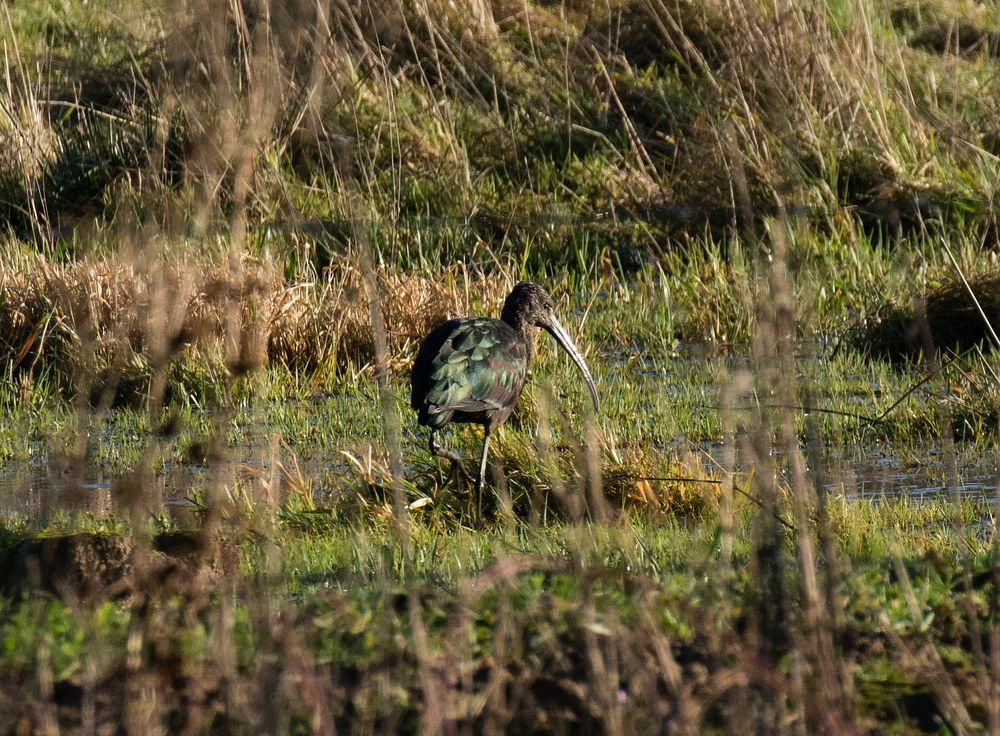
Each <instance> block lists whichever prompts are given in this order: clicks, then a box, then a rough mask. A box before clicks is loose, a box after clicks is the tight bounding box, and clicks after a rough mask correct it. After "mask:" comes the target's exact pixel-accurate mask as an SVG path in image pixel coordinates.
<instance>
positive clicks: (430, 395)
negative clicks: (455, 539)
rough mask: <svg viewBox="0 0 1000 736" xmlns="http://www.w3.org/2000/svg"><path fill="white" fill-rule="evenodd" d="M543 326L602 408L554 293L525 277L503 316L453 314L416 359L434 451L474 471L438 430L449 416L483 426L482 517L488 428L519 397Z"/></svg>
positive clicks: (417, 391) (420, 409) (416, 402)
mask: <svg viewBox="0 0 1000 736" xmlns="http://www.w3.org/2000/svg"><path fill="white" fill-rule="evenodd" d="M539 329H543V330H545V331H546V332H548V333H549V334H550V335H552V337H554V338H555V339H556V342H558V343H559V345H560V346H562V348H563V350H565V351H566V352H567V353H569V356H570V357H571V358H572V359H573V362H574V363H576V365H577V367H578V368H579V369H580V372H581V373H583V378H584V380H586V381H587V386H588V387H589V388H590V395H591V397H592V398H593V400H594V411H597V410H598V408H599V402H598V399H597V389H596V388H594V379H593V378H592V377H591V375H590V371H589V370H588V369H587V364H586V363H585V362H584V360H583V356H581V355H580V351H579V350H577V349H576V345H574V344H573V341H572V340H571V339H570V336H569V334H568V333H567V332H566V330H565V329H564V328H563V326H562V325H561V324H559V320H558V319H556V316H555V314H554V312H553V309H552V297H550V296H549V295H548V293H546V291H545V289H543V288H542V287H541V286H539V285H538V284H532V283H528V282H523V281H522V282H521V283H519V284H518V285H517V286H515V287H514V289H513V291H511V292H510V294H509V295H508V297H507V300H506V301H505V302H504V305H503V312H501V314H500V319H489V318H486V317H463V318H461V319H452V320H448V321H447V322H445V323H444V324H442V325H440V326H439V327H437V328H436V329H434V331H432V332H431V333H430V334H429V335H428V336H427V337H426V338H424V341H423V343H422V344H421V346H420V350H419V352H418V353H417V358H416V360H415V361H414V362H413V372H412V374H411V375H410V389H411V391H410V405H411V406H412V407H413V408H414V410H415V411H416V412H417V421H418V422H419V423H420V424H422V425H424V426H425V427H430V430H431V436H430V440H429V447H430V451H431V454H432V455H438V456H440V457H444V458H447V459H448V460H451V462H452V464H453V466H454V467H455V468H457V469H458V470H459V471H460V472H461V473H462V474H463V475H464V476H465V477H466V478H469V474H468V473H467V472H465V470H464V469H463V468H462V464H461V460H460V458H459V457H458V455H457V454H456V453H454V452H448V451H446V450H444V449H442V448H441V447H439V446H438V445H437V443H436V442H435V441H434V433H435V432H436V431H438V430H439V429H442V428H443V427H444V426H445V425H447V424H449V423H450V422H462V423H468V424H481V425H483V430H484V436H483V450H482V454H481V456H480V458H479V476H478V477H477V478H476V516H477V519H478V518H479V517H480V515H481V513H482V493H483V484H484V483H485V480H486V455H487V453H488V452H489V448H490V434H492V432H493V430H495V429H496V428H497V427H499V426H500V425H501V424H503V423H504V422H505V421H506V420H507V417H508V416H510V413H511V411H513V409H514V404H516V403H517V400H518V398H519V397H520V396H521V389H523V388H524V382H525V379H526V378H527V375H528V371H529V369H530V368H531V359H532V357H533V356H534V352H535V342H536V340H537V338H538V330H539Z"/></svg>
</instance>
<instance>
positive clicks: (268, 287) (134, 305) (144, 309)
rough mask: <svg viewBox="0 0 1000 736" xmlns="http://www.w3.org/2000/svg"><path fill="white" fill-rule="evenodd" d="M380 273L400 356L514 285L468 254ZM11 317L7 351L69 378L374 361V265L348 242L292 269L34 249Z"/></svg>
mask: <svg viewBox="0 0 1000 736" xmlns="http://www.w3.org/2000/svg"><path fill="white" fill-rule="evenodd" d="M377 275H378V282H379V290H380V298H381V300H382V308H383V310H384V314H385V319H386V323H387V325H388V327H389V338H390V350H391V357H392V362H393V367H394V368H402V367H403V366H405V365H407V364H408V363H409V360H410V358H411V355H412V353H413V351H414V350H415V345H416V341H417V340H419V338H420V337H422V336H423V335H425V334H426V333H427V332H428V331H429V330H430V329H431V328H432V327H433V326H434V325H436V324H438V323H440V322H441V321H443V320H445V319H447V318H449V317H451V316H456V315H458V314H461V313H466V312H468V310H470V309H472V308H473V305H474V304H475V303H476V302H480V300H481V303H485V304H495V305H497V307H498V306H499V304H500V303H501V301H502V299H503V296H504V294H506V291H507V290H508V289H509V287H510V283H509V282H510V279H509V278H503V277H502V278H489V279H487V278H486V276H485V275H484V274H483V273H481V272H471V271H469V270H467V269H465V268H464V267H461V266H455V267H452V268H449V269H447V270H446V271H445V272H444V273H442V274H440V275H439V276H437V277H430V276H427V275H417V274H405V275H404V274H400V273H398V272H396V271H393V270H391V269H389V268H380V269H379V270H378V274H377ZM473 297H474V298H473ZM0 324H2V325H4V329H3V331H2V332H0V361H2V362H3V363H5V364H8V365H9V366H10V371H11V373H12V374H13V373H17V372H20V371H33V372H39V371H42V370H45V371H48V372H49V374H50V375H54V376H55V377H57V378H58V379H59V381H58V382H59V383H60V385H61V386H62V387H63V388H64V389H68V390H69V391H70V392H74V391H75V392H79V391H84V392H89V391H91V390H92V389H96V388H98V387H103V386H107V385H111V386H114V387H117V389H118V390H121V389H124V388H128V389H130V393H132V394H139V395H140V396H141V395H143V394H144V393H145V392H146V390H147V388H148V384H149V381H150V380H151V379H152V377H153V376H155V375H162V374H164V372H168V371H169V369H170V367H171V365H173V364H175V363H176V362H178V361H180V362H186V363H187V364H189V365H197V366H201V367H202V368H205V367H207V366H211V365H216V366H225V368H227V369H228V370H229V371H231V372H232V373H233V374H235V375H240V374H242V373H245V372H247V371H248V370H252V369H254V368H257V367H260V366H262V365H265V364H267V363H280V364H283V365H285V366H287V367H288V368H289V369H292V370H296V371H307V372H314V371H323V370H333V371H340V370H346V369H353V370H364V369H366V368H367V367H368V365H369V364H370V363H371V361H372V360H373V357H374V347H373V342H372V333H371V328H370V325H369V314H368V302H367V297H366V295H365V290H364V284H363V279H362V271H361V268H360V266H359V265H358V263H357V260H356V259H355V258H354V257H353V256H350V255H348V256H342V257H338V258H337V259H335V260H334V261H333V262H332V263H331V264H330V265H329V266H328V267H327V268H326V269H325V270H324V272H323V274H322V275H321V276H319V277H317V278H315V279H313V280H306V281H296V282H294V283H288V282H286V281H285V279H284V278H283V277H282V275H281V270H280V269H279V268H278V267H277V266H276V265H275V264H273V263H267V262H264V261H262V260H261V259H256V258H251V257H248V256H244V257H242V258H237V259H236V260H235V261H233V260H232V259H231V260H230V262H229V263H197V262H195V263H192V262H189V261H171V260H165V259H160V258H157V259H152V260H150V259H146V258H132V259H130V258H122V257H120V256H119V257H114V258H111V259H108V258H89V259H86V260H82V261H78V262H71V263H57V262H54V261H51V260H48V259H46V258H44V257H40V256H39V257H32V258H31V259H29V260H26V261H22V262H21V263H18V264H14V265H11V264H4V265H0ZM112 392H113V390H112ZM125 398H126V399H127V398H128V397H125Z"/></svg>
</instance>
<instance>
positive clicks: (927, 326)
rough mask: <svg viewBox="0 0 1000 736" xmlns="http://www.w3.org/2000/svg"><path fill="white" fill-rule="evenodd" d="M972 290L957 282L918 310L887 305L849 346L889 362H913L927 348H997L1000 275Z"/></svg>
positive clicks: (984, 278)
mask: <svg viewBox="0 0 1000 736" xmlns="http://www.w3.org/2000/svg"><path fill="white" fill-rule="evenodd" d="M969 288H971V290H972V294H974V295H975V298H974V299H973V296H972V294H970V293H969ZM969 288H966V286H965V284H963V283H962V281H960V280H955V281H951V282H948V283H945V284H942V285H940V286H938V287H935V288H933V289H931V290H929V291H928V292H927V293H926V294H925V295H924V296H923V297H922V298H921V299H918V300H916V302H915V303H914V304H909V305H898V304H887V305H886V306H885V309H884V310H883V312H882V314H881V315H880V316H879V318H878V319H876V320H873V321H871V322H870V323H868V324H864V325H860V326H858V327H857V328H855V330H854V334H853V335H852V336H851V341H852V342H853V343H854V344H855V345H857V346H858V347H860V348H861V349H863V350H865V351H866V352H868V353H869V354H871V355H874V356H877V357H883V358H888V359H891V360H908V359H913V358H916V357H917V356H919V355H920V354H922V353H924V352H926V350H927V349H928V348H931V349H940V350H950V351H955V352H963V351H966V350H969V349H971V348H974V347H976V346H983V347H987V346H989V345H991V344H994V343H993V337H992V334H991V330H990V326H991V325H992V327H993V330H997V329H998V328H1000V274H998V273H990V274H982V275H979V276H975V277H973V278H970V279H969ZM977 303H978V305H977ZM980 309H982V312H980ZM984 316H985V319H984ZM987 321H988V323H987Z"/></svg>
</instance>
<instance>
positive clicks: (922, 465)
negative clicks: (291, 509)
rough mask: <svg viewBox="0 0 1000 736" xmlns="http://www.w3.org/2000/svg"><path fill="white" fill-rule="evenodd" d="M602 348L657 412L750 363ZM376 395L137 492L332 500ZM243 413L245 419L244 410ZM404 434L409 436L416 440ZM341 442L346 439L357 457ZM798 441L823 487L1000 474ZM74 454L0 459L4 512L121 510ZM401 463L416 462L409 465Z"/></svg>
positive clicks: (887, 444) (123, 502)
mask: <svg viewBox="0 0 1000 736" xmlns="http://www.w3.org/2000/svg"><path fill="white" fill-rule="evenodd" d="M796 353H797V354H796V362H797V367H798V371H799V373H800V376H802V375H813V376H815V375H817V374H819V375H822V372H823V370H824V369H825V367H824V361H826V360H827V357H826V356H827V355H828V354H829V353H830V350H829V347H828V346H826V345H824V344H822V343H819V342H817V341H809V342H804V343H800V344H799V345H798V346H797V349H796ZM600 360H603V361H605V362H606V363H607V364H618V365H624V364H625V362H626V361H627V365H628V366H629V368H628V369H627V374H631V375H634V376H635V379H636V380H637V381H644V382H646V385H647V386H652V387H654V388H653V390H655V391H656V392H657V396H655V397H653V398H652V399H651V400H650V401H649V402H648V403H646V404H645V408H644V409H641V410H643V411H648V412H650V413H652V414H654V415H656V413H658V412H669V411H671V408H672V407H674V408H675V407H677V406H679V405H681V404H683V403H685V402H686V404H687V409H688V410H689V411H693V412H702V413H706V414H708V413H711V412H714V411H717V409H716V408H715V407H717V406H718V404H719V401H720V395H721V389H720V386H719V377H720V376H724V375H727V374H733V373H735V372H737V371H741V370H745V369H748V368H749V367H750V361H749V360H748V358H747V357H746V355H745V354H740V353H738V352H734V351H727V350H719V349H718V348H715V347H713V346H706V345H699V344H682V345H679V346H677V348H676V350H675V352H673V353H672V354H671V355H668V356H643V355H641V354H636V353H630V354H629V355H627V356H615V355H603V356H602V357H601V358H600ZM858 382H859V385H861V386H862V387H863V388H864V389H865V390H860V391H859V392H858V395H857V397H856V401H855V397H853V396H852V395H851V394H846V395H844V394H841V396H840V397H839V401H840V403H839V406H841V407H844V406H846V407H848V408H849V409H850V410H851V411H857V412H858V414H862V415H863V414H865V413H872V412H873V411H874V409H873V407H872V406H871V404H872V396H873V395H874V396H875V397H876V399H877V400H878V401H881V402H884V403H886V404H888V403H890V402H891V401H892V400H893V397H892V396H885V397H881V396H879V395H878V393H877V391H875V392H874V393H873V387H872V386H870V385H866V384H865V378H864V376H858ZM606 390H607V389H606ZM373 400H374V397H370V396H367V395H365V394H364V392H353V393H351V392H347V393H345V395H343V396H340V397H338V396H331V395H323V396H318V397H316V398H315V399H314V400H304V401H302V402H300V405H298V407H297V408H298V409H299V410H300V411H301V412H302V413H303V414H305V415H306V416H307V422H306V423H307V424H311V423H312V421H313V417H316V418H317V424H319V422H318V418H319V417H321V416H330V415H332V414H334V413H335V412H334V411H333V409H332V406H333V405H334V404H339V402H355V403H354V404H351V403H348V404H347V405H346V408H347V412H346V414H345V416H346V419H345V420H342V423H341V424H340V425H338V426H337V427H336V428H333V429H331V428H330V427H327V428H326V429H325V430H321V431H318V432H317V434H321V435H322V434H323V432H324V431H325V432H326V434H325V435H324V436H323V438H322V441H321V442H319V443H318V444H315V445H309V444H308V442H306V441H305V440H302V441H300V444H298V445H295V444H294V441H293V439H292V438H291V437H289V436H288V435H287V434H285V439H286V441H288V442H289V443H290V444H292V445H293V446H292V447H287V446H284V445H283V444H282V445H281V446H278V444H277V443H276V442H272V444H271V446H270V447H268V446H267V445H268V442H271V441H272V440H273V438H274V437H276V436H281V435H282V434H283V432H282V429H281V426H279V425H280V423H278V424H271V423H267V422H269V421H271V420H269V419H267V418H265V419H263V420H262V423H261V424H260V425H255V426H254V428H253V430H252V431H251V434H252V435H254V436H256V437H257V438H258V441H257V442H256V444H254V445H247V446H236V447H231V448H230V453H229V457H227V458H226V460H225V462H224V463H221V465H222V466H223V467H218V464H217V466H215V467H213V469H212V470H211V471H209V469H207V468H206V467H205V466H204V465H201V464H199V463H185V462H179V461H177V460H176V458H175V459H173V460H170V461H167V462H165V463H162V464H161V465H160V466H158V468H157V470H156V471H155V472H154V473H153V474H152V477H149V478H147V479H145V480H143V481H142V489H141V492H140V494H139V495H141V502H142V504H143V506H144V507H145V508H147V509H149V510H150V511H151V512H153V513H163V514H169V515H174V516H181V517H183V516H184V515H189V514H190V513H191V512H192V510H193V509H194V508H196V505H195V503H193V501H192V499H194V500H198V499H199V494H201V496H200V497H201V498H204V493H206V492H207V490H208V489H209V488H210V487H212V486H213V485H214V486H215V487H219V486H221V487H223V488H224V489H226V492H234V493H237V494H243V495H244V496H247V497H249V499H250V500H254V501H256V500H260V499H261V498H268V497H270V498H277V500H279V501H280V500H283V499H284V498H287V496H288V494H289V493H290V492H292V491H293V490H295V491H296V492H301V490H302V489H311V493H312V496H313V499H314V501H315V502H316V503H317V504H318V505H326V504H329V503H330V502H331V501H332V500H333V498H334V496H335V495H336V494H338V493H340V492H341V490H340V489H342V488H344V486H345V484H346V483H352V482H358V479H359V477H361V475H363V474H364V470H363V469H364V468H365V467H367V468H368V469H369V470H370V463H371V461H372V458H371V457H370V456H369V457H367V458H366V457H365V453H364V449H363V448H365V447H366V446H370V445H375V446H376V447H377V446H378V443H379V442H380V441H381V440H380V439H379V437H380V435H381V432H380V430H375V429H373V428H372V427H371V426H369V425H366V420H365V419H364V417H363V414H362V412H361V410H360V409H356V408H355V406H358V407H360V406H361V405H362V404H364V405H365V406H367V405H368V404H371V403H372V402H373ZM824 400H825V399H824V397H823V396H817V398H816V404H817V405H818V406H822V405H823V403H824ZM358 402H361V403H358ZM264 409H265V411H264V413H263V416H265V417H267V416H269V413H268V412H269V410H268V409H267V407H264ZM404 411H408V410H405V409H404ZM750 413H752V412H750ZM406 416H408V414H407V415H406ZM243 419H244V420H246V421H247V422H250V421H252V418H251V417H250V416H249V415H246V416H244V417H243ZM654 419H658V416H654ZM345 422H346V423H345ZM311 429H312V428H310V431H311ZM411 430H413V431H411ZM404 431H405V432H407V437H406V439H405V442H406V443H407V452H411V451H412V452H418V450H417V449H416V448H417V443H418V442H419V443H421V444H422V443H423V441H424V440H423V438H422V436H418V435H417V433H416V432H415V430H414V428H413V427H405V428H404ZM682 434H683V433H682ZM95 442H98V443H102V442H103V443H106V444H108V445H111V444H113V443H115V442H118V443H121V436H119V437H118V438H117V439H115V438H114V436H113V433H111V432H109V433H107V435H106V436H104V437H100V438H98V439H96V440H95ZM648 442H652V443H654V444H655V446H657V447H665V448H666V449H668V450H669V449H670V445H673V449H677V448H679V447H681V446H687V447H691V446H692V444H693V445H694V446H695V447H698V448H700V449H701V450H702V451H704V453H705V458H706V461H705V465H706V470H707V471H709V472H711V471H713V470H715V469H717V468H718V463H719V461H720V460H721V458H722V455H723V453H722V451H723V449H724V448H723V444H722V443H721V442H719V441H714V440H698V439H697V438H692V439H689V438H687V437H683V436H681V437H678V438H675V441H673V442H671V441H670V439H669V438H668V439H666V440H660V439H650V440H648ZM409 443H413V444H412V447H411V446H410V444H409ZM663 443H665V444H663ZM737 446H739V442H738V443H737ZM359 448H362V449H359ZM341 450H348V451H349V452H350V453H351V454H352V456H353V458H354V460H352V459H350V458H348V457H347V456H346V455H344V454H343V453H342V452H341ZM803 452H804V455H805V457H806V460H807V462H808V463H814V464H815V463H818V464H819V467H810V468H809V470H810V473H811V474H812V476H813V477H815V478H819V479H821V480H822V487H823V488H824V489H825V490H826V491H827V492H828V493H832V494H837V495H843V496H845V497H847V498H871V497H894V496H908V497H910V498H913V499H917V500H924V499H933V498H938V497H940V496H942V495H950V494H952V493H957V494H959V495H963V496H969V497H988V498H992V497H993V496H994V495H995V494H996V493H997V488H998V484H1000V469H998V467H997V455H996V451H995V448H994V447H993V443H980V444H959V445H957V446H956V447H955V449H954V458H952V457H949V455H948V454H947V452H946V451H945V449H944V448H943V447H942V443H940V442H934V441H919V442H914V441H912V440H910V441H899V442H895V441H887V440H885V439H878V438H877V437H873V440H872V442H871V443H868V444H865V445H852V444H839V445H838V444H836V443H831V442H826V443H824V444H823V445H822V446H820V447H819V448H818V451H817V452H810V448H808V447H803ZM95 454H96V453H95ZM376 454H377V451H376ZM776 459H777V463H776V465H777V467H778V468H779V472H783V471H781V470H780V469H781V468H783V466H784V465H785V463H784V462H782V458H781V457H780V453H778V457H777V458H776ZM366 463H368V465H367V466H366ZM79 466H80V464H79V463H71V462H67V461H66V460H65V459H64V458H60V457H58V456H56V455H54V454H53V453H50V452H46V450H45V448H39V451H38V452H37V453H35V454H34V455H33V457H32V458H30V459H26V460H16V461H12V462H8V463H7V464H5V465H3V466H0V517H9V516H18V517H22V518H29V519H35V520H38V521H42V522H44V521H45V520H47V519H49V518H52V517H53V516H54V515H55V514H57V513H58V512H60V511H62V510H69V509H72V510H76V511H83V512H89V513H92V514H94V515H96V516H103V515H106V514H109V513H113V512H118V513H121V512H122V511H123V510H125V509H126V508H127V507H128V504H133V503H135V502H136V498H135V496H136V492H135V490H134V489H135V486H136V483H135V482H134V479H130V478H128V477H124V478H123V477H120V476H116V475H115V474H114V473H112V472H111V471H109V470H108V469H107V468H106V467H103V466H101V465H100V464H99V463H97V462H93V463H84V464H83V466H82V467H79ZM952 467H954V471H952ZM735 469H736V470H737V471H738V472H748V471H750V470H751V468H750V467H748V463H747V462H746V461H744V460H742V459H741V458H740V456H739V453H737V460H736V468H735ZM407 472H408V473H411V472H414V471H413V470H412V469H409V470H408V471H407ZM220 479H221V483H220V482H219V481H220Z"/></svg>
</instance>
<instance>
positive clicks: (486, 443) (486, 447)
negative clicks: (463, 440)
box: [476, 425, 490, 524]
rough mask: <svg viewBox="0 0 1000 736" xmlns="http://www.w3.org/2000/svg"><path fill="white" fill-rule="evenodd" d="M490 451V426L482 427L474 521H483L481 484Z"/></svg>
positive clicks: (482, 483)
mask: <svg viewBox="0 0 1000 736" xmlns="http://www.w3.org/2000/svg"><path fill="white" fill-rule="evenodd" d="M489 451H490V428H489V426H488V425H487V426H486V427H484V428H483V454H482V456H480V458H479V477H478V478H477V479H476V523H477V524H480V523H482V521H483V486H484V485H485V484H486V455H487V454H488V453H489Z"/></svg>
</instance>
